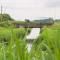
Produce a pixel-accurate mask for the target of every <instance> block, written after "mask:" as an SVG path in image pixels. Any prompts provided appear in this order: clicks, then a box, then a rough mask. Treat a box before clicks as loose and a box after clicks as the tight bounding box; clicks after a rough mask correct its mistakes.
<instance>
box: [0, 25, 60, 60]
mask: <svg viewBox="0 0 60 60" xmlns="http://www.w3.org/2000/svg"><path fill="white" fill-rule="evenodd" d="M28 30H29V29H25V28H10V29H8V28H3V29H1V28H0V60H60V26H59V25H54V26H52V27H44V28H43V31H42V32H41V34H40V36H39V37H38V39H36V40H34V41H33V42H32V48H31V51H30V52H28V50H27V41H26V38H25V36H26V35H27V34H28Z"/></svg>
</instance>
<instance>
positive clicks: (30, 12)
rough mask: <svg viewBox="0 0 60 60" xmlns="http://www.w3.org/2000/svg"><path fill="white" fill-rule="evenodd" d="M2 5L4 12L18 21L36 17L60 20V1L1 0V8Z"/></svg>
mask: <svg viewBox="0 0 60 60" xmlns="http://www.w3.org/2000/svg"><path fill="white" fill-rule="evenodd" d="M1 4H2V5H3V12H4V13H9V14H10V15H11V16H12V17H13V18H15V19H17V20H19V19H22V20H23V19H24V18H30V19H31V18H36V17H37V18H38V17H56V18H60V0H0V6H1ZM0 10H1V9H0Z"/></svg>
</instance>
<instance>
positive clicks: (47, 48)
mask: <svg viewBox="0 0 60 60" xmlns="http://www.w3.org/2000/svg"><path fill="white" fill-rule="evenodd" d="M31 56H32V57H34V58H35V60H60V28H45V29H44V31H43V32H42V34H41V36H40V38H39V39H38V40H36V41H35V42H33V47H32V50H31Z"/></svg>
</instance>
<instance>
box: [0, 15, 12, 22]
mask: <svg viewBox="0 0 60 60" xmlns="http://www.w3.org/2000/svg"><path fill="white" fill-rule="evenodd" d="M12 20H13V19H12V18H11V16H10V15H9V14H2V15H1V14H0V21H12Z"/></svg>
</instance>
